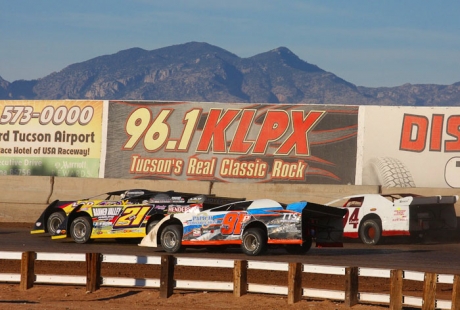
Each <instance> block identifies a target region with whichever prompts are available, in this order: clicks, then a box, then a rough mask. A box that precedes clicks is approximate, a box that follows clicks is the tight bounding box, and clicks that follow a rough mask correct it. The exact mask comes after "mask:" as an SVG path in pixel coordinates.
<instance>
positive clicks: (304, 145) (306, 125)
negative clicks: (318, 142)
mask: <svg viewBox="0 0 460 310" xmlns="http://www.w3.org/2000/svg"><path fill="white" fill-rule="evenodd" d="M324 113H325V112H324V111H310V112H308V114H307V116H306V117H305V118H303V114H304V112H303V111H292V112H291V115H292V128H293V131H292V133H291V135H290V136H289V137H288V138H287V139H286V140H285V141H284V143H283V144H282V145H281V146H280V147H279V149H278V150H277V151H276V152H275V154H278V155H289V153H290V152H291V151H292V150H293V149H295V151H296V155H307V156H309V155H310V148H309V143H308V136H307V134H308V132H309V131H310V130H311V129H313V127H314V126H315V124H316V123H317V122H318V121H319V120H320V118H321V116H322V115H323V114H324Z"/></svg>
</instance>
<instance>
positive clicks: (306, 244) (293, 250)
mask: <svg viewBox="0 0 460 310" xmlns="http://www.w3.org/2000/svg"><path fill="white" fill-rule="evenodd" d="M312 243H313V239H312V237H311V236H309V237H307V238H305V240H304V241H303V243H302V245H298V244H287V245H286V251H287V252H288V253H289V254H305V253H307V252H308V250H310V249H311V245H312Z"/></svg>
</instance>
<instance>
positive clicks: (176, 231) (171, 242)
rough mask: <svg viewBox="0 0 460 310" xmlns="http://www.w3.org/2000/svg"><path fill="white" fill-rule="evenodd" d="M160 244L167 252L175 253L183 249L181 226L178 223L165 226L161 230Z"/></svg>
mask: <svg viewBox="0 0 460 310" xmlns="http://www.w3.org/2000/svg"><path fill="white" fill-rule="evenodd" d="M160 240H161V246H162V248H163V250H165V251H166V252H169V253H177V252H180V251H182V250H183V247H182V227H181V226H180V225H169V226H166V227H165V228H164V229H163V231H162V232H161V237H160Z"/></svg>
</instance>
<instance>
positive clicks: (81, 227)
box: [70, 216, 93, 243]
mask: <svg viewBox="0 0 460 310" xmlns="http://www.w3.org/2000/svg"><path fill="white" fill-rule="evenodd" d="M92 230H93V227H92V223H91V219H90V218H89V217H87V216H80V217H77V218H76V219H74V220H73V221H72V224H70V236H71V237H72V239H73V240H74V241H75V242H76V243H88V242H90V241H91V231H92Z"/></svg>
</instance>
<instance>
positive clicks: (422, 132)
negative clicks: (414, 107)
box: [399, 114, 428, 152]
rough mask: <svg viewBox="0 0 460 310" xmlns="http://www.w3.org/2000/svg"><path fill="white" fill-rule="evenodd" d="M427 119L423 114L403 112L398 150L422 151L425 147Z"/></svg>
mask: <svg viewBox="0 0 460 310" xmlns="http://www.w3.org/2000/svg"><path fill="white" fill-rule="evenodd" d="M427 130H428V119H427V118H426V117H425V116H418V115H410V114H404V118H403V125H402V130H401V142H400V145H399V149H400V150H404V151H412V152H422V151H423V150H424V149H425V144H426V136H427Z"/></svg>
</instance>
